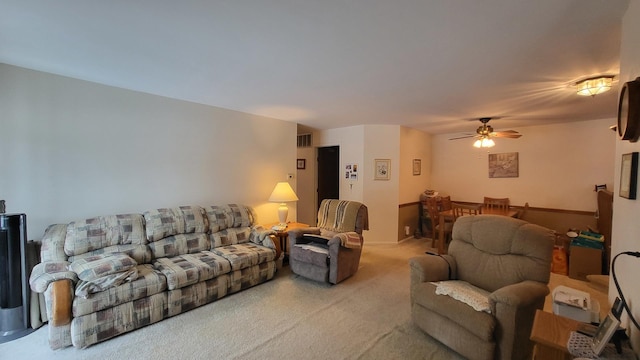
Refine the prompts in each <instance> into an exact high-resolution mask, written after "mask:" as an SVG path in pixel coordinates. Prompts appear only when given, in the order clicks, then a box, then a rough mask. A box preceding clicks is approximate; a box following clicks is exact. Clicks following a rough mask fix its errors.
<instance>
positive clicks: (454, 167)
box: [431, 119, 615, 211]
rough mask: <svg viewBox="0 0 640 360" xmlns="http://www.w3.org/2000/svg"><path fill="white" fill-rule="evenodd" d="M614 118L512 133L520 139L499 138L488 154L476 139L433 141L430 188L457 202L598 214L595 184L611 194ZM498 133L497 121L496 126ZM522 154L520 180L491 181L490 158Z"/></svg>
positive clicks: (436, 137) (444, 136)
mask: <svg viewBox="0 0 640 360" xmlns="http://www.w3.org/2000/svg"><path fill="white" fill-rule="evenodd" d="M614 123H615V119H605V120H595V121H586V122H575V123H564V124H554V125H543V126H530V127H521V128H513V129H514V130H517V131H519V132H520V133H521V134H522V137H521V138H519V139H496V146H494V147H493V148H491V149H490V150H489V151H487V150H486V149H485V150H480V149H476V148H474V147H473V146H472V144H473V139H460V140H448V139H449V138H451V137H454V135H457V134H447V135H437V136H434V137H433V139H432V142H433V169H432V181H431V182H432V185H433V188H434V189H436V190H440V191H443V192H445V193H448V194H449V195H451V197H452V198H453V199H454V200H458V201H469V202H482V201H483V197H484V196H490V197H509V198H510V199H511V203H512V204H513V205H524V203H525V202H529V205H530V206H532V207H543V208H553V209H568V210H582V211H595V210H596V208H597V203H596V194H595V192H594V191H593V190H594V186H595V185H596V184H606V185H607V188H608V189H613V170H614V163H613V161H611V159H612V157H613V154H614V148H615V133H614V132H613V131H611V130H609V126H610V125H613V124H614ZM493 125H494V127H495V128H496V129H499V121H496V123H495V124H493ZM489 152H490V153H505V152H518V158H519V177H517V178H492V179H490V178H489V175H488V154H489Z"/></svg>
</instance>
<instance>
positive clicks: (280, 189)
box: [269, 182, 298, 227]
mask: <svg viewBox="0 0 640 360" xmlns="http://www.w3.org/2000/svg"><path fill="white" fill-rule="evenodd" d="M269 201H271V202H277V203H280V206H279V207H278V220H279V221H280V225H282V226H285V227H286V226H287V216H288V215H289V208H288V207H287V202H290V201H298V196H297V195H296V193H295V192H294V191H293V189H292V188H291V185H289V183H288V182H279V183H277V184H276V187H275V188H274V189H273V191H272V192H271V196H269Z"/></svg>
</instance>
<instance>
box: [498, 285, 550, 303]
mask: <svg viewBox="0 0 640 360" xmlns="http://www.w3.org/2000/svg"><path fill="white" fill-rule="evenodd" d="M547 294H549V287H548V286H547V285H546V284H543V283H540V282H537V281H531V280H525V281H523V282H519V283H517V284H513V285H508V286H505V287H503V288H500V289H498V290H496V291H494V292H493V293H491V295H489V304H490V305H491V307H492V308H493V309H495V304H496V303H501V304H504V305H508V306H513V307H527V306H529V305H532V304H534V303H535V302H536V301H538V300H539V299H541V298H543V299H544V297H545V296H547Z"/></svg>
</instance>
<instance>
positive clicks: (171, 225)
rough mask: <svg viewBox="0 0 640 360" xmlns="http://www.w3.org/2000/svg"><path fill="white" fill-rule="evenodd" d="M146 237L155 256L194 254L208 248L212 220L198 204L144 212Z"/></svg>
mask: <svg viewBox="0 0 640 360" xmlns="http://www.w3.org/2000/svg"><path fill="white" fill-rule="evenodd" d="M143 215H144V220H145V223H146V237H147V240H148V241H149V249H150V250H151V253H152V255H153V258H154V259H156V258H160V257H172V256H177V255H184V254H192V253H195V252H198V251H202V250H208V249H209V239H208V237H207V234H206V233H207V232H208V231H209V220H208V218H207V217H206V216H205V213H204V209H202V208H201V207H199V206H180V207H176V208H164V209H155V210H149V211H145V212H144V214H143Z"/></svg>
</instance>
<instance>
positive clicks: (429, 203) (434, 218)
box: [423, 196, 440, 228]
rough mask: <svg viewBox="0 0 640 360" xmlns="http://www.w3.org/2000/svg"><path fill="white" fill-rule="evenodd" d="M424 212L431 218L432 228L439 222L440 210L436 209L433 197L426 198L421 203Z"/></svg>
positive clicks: (435, 201) (436, 202) (436, 201)
mask: <svg viewBox="0 0 640 360" xmlns="http://www.w3.org/2000/svg"><path fill="white" fill-rule="evenodd" d="M423 206H424V210H425V211H426V212H427V214H429V218H431V224H433V227H434V228H435V226H436V225H437V224H438V222H439V221H440V210H439V209H438V200H437V199H436V198H435V197H433V196H432V197H428V198H426V199H425V200H424V202H423Z"/></svg>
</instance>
